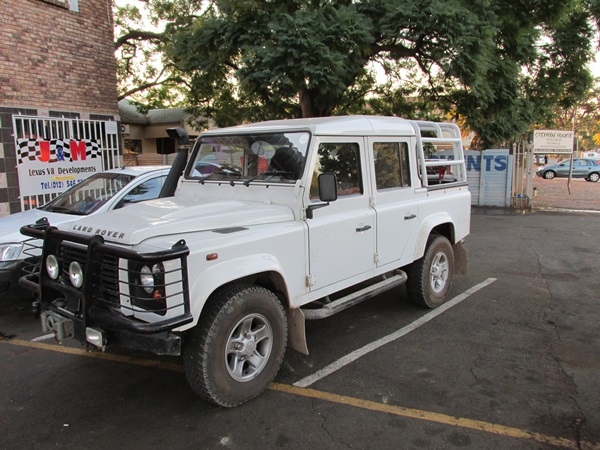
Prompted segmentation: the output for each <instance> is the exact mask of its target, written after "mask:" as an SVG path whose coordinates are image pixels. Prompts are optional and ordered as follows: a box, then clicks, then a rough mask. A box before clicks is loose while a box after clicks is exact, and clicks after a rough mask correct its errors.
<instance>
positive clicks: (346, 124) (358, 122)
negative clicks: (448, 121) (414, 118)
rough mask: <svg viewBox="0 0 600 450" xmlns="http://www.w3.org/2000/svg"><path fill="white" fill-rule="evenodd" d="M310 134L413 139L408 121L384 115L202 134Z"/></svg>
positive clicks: (279, 122) (255, 125)
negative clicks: (290, 132)
mask: <svg viewBox="0 0 600 450" xmlns="http://www.w3.org/2000/svg"><path fill="white" fill-rule="evenodd" d="M282 131H288V132H289V131H310V132H311V133H312V134H313V135H317V136H335V135H344V136H369V135H378V136H414V135H415V130H414V129H413V127H412V126H411V124H410V122H409V121H408V120H406V119H401V118H400V117H387V116H335V117H315V118H311V119H290V120H271V121H267V122H259V123H252V124H248V125H238V126H235V127H229V128H219V129H215V130H210V131H206V132H204V133H202V135H215V134H230V133H232V132H233V133H256V132H282Z"/></svg>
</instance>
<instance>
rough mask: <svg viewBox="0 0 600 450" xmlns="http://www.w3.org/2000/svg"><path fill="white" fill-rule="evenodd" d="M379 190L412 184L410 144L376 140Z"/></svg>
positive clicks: (376, 174) (374, 153) (375, 151)
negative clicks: (409, 155)
mask: <svg viewBox="0 0 600 450" xmlns="http://www.w3.org/2000/svg"><path fill="white" fill-rule="evenodd" d="M373 157H374V158H375V181H376V183H377V190H382V189H390V188H395V187H407V186H410V166H409V162H408V144H407V143H406V142H376V143H374V144H373Z"/></svg>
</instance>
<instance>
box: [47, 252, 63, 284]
mask: <svg viewBox="0 0 600 450" xmlns="http://www.w3.org/2000/svg"><path fill="white" fill-rule="evenodd" d="M46 272H48V276H49V277H50V278H52V279H53V280H56V279H57V278H58V275H59V274H60V267H59V266H58V260H57V259H56V256H54V255H48V257H47V258H46Z"/></svg>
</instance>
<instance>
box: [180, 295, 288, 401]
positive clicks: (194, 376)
mask: <svg viewBox="0 0 600 450" xmlns="http://www.w3.org/2000/svg"><path fill="white" fill-rule="evenodd" d="M209 301H210V304H207V306H206V308H209V309H208V310H207V311H206V313H205V314H204V313H203V315H202V316H201V317H200V321H199V322H198V325H196V327H194V328H193V329H192V330H191V331H190V332H189V333H188V335H187V336H186V342H185V346H184V349H183V368H184V371H185V376H186V378H187V380H188V383H189V384H190V386H191V387H192V389H193V390H194V392H195V393H196V394H198V395H199V396H200V397H201V398H203V399H204V400H207V401H209V402H212V403H215V404H217V405H220V406H226V407H233V406H237V405H240V404H242V403H244V402H247V401H248V400H251V399H252V398H254V397H256V396H257V395H259V394H260V393H262V392H263V391H264V390H265V389H266V388H267V387H268V386H269V384H270V383H271V381H273V379H274V378H275V375H277V372H278V371H279V367H280V366H281V363H282V361H283V357H284V355H285V349H286V346H287V319H286V314H285V310H284V309H283V306H282V305H281V302H280V301H279V299H278V298H277V296H276V295H275V294H274V293H273V292H271V291H270V290H268V289H266V288H263V287H260V286H255V285H251V284H240V285H233V286H228V287H226V288H224V289H222V290H220V291H218V292H217V293H215V295H214V297H213V298H211V299H210V300H209Z"/></svg>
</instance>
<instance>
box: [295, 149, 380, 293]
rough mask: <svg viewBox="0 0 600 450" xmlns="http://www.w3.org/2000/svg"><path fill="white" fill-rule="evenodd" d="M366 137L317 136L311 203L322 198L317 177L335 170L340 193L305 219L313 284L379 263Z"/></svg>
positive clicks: (358, 272) (333, 280)
mask: <svg viewBox="0 0 600 450" xmlns="http://www.w3.org/2000/svg"><path fill="white" fill-rule="evenodd" d="M363 145H364V142H363V139H362V138H317V139H316V148H317V155H316V161H315V165H314V167H315V168H314V171H313V175H312V183H311V186H310V190H309V193H308V199H307V204H311V203H312V204H315V203H316V204H318V203H320V200H319V198H318V188H317V177H318V175H319V174H321V173H325V172H333V173H335V174H336V176H337V178H338V191H337V192H338V199H337V200H336V201H335V202H331V203H330V204H329V205H328V206H326V207H323V208H320V209H316V210H314V212H313V218H312V219H307V220H306V223H307V226H308V236H309V272H310V276H309V278H310V283H309V284H311V290H317V289H321V288H323V287H325V286H329V285H331V284H334V283H336V282H338V281H342V280H347V279H349V278H352V277H355V276H358V275H364V274H366V273H369V272H372V271H373V270H374V268H375V212H374V210H373V209H372V208H371V206H370V195H369V191H368V189H367V186H368V182H367V176H368V175H367V171H366V164H365V161H364V159H363V158H364V151H363Z"/></svg>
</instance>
